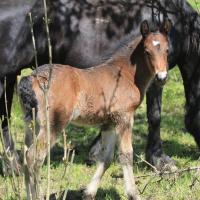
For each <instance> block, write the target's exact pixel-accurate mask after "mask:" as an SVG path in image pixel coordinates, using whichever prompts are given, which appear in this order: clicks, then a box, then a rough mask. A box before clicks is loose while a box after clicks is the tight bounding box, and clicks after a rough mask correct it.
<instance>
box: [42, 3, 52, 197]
mask: <svg viewBox="0 0 200 200" xmlns="http://www.w3.org/2000/svg"><path fill="white" fill-rule="evenodd" d="M43 4H44V20H45V27H46V34H47V40H48V49H49V64H50V69H49V78H48V84H47V87H46V88H45V89H44V96H45V104H46V109H45V110H46V126H47V173H48V174H47V193H46V199H47V200H48V199H49V196H50V160H51V154H50V149H51V144H50V135H51V130H50V119H49V101H48V90H49V87H50V84H51V75H52V48H51V39H50V34H49V22H48V15H47V4H46V0H43Z"/></svg>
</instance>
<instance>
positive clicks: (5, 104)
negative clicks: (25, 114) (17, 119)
mask: <svg viewBox="0 0 200 200" xmlns="http://www.w3.org/2000/svg"><path fill="white" fill-rule="evenodd" d="M0 82H1V90H2V91H3V92H1V93H2V95H1V97H0V117H1V122H2V124H1V126H2V131H3V139H4V144H5V149H6V151H7V154H8V155H9V154H11V156H12V157H13V159H12V160H11V161H10V160H8V159H5V161H6V162H5V163H6V166H5V169H4V173H5V174H10V173H11V170H13V171H14V172H16V173H17V174H18V173H19V172H20V164H19V158H18V155H17V153H16V152H15V146H14V142H13V139H12V136H11V135H10V133H9V127H8V119H9V118H10V114H11V105H12V99H13V93H14V85H15V82H16V75H15V74H14V75H9V76H7V78H6V91H5V88H4V87H5V85H4V83H5V82H4V79H1V81H0ZM5 92H6V100H5ZM6 109H7V111H6ZM7 115H8V116H7ZM5 158H6V156H5Z"/></svg>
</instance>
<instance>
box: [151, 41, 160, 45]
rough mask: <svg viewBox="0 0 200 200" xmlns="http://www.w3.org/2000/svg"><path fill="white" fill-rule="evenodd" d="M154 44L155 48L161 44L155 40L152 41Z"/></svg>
mask: <svg viewBox="0 0 200 200" xmlns="http://www.w3.org/2000/svg"><path fill="white" fill-rule="evenodd" d="M152 43H153V46H157V45H159V44H160V41H157V40H153V41H152Z"/></svg>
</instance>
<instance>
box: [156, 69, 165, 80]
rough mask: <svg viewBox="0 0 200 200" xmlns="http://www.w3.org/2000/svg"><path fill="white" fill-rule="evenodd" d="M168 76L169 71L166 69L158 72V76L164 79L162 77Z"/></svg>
mask: <svg viewBox="0 0 200 200" xmlns="http://www.w3.org/2000/svg"><path fill="white" fill-rule="evenodd" d="M166 77H167V72H165V71H164V72H159V73H158V78H159V79H161V80H162V79H165V78H166Z"/></svg>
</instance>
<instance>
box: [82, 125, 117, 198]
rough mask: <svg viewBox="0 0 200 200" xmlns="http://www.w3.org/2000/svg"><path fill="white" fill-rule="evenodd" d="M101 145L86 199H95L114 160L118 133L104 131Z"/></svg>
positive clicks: (110, 130)
mask: <svg viewBox="0 0 200 200" xmlns="http://www.w3.org/2000/svg"><path fill="white" fill-rule="evenodd" d="M101 143H102V149H101V152H100V155H99V157H98V165H97V170H96V172H95V174H94V176H93V177H92V180H91V182H90V183H89V184H88V186H87V188H86V190H85V196H84V199H93V198H94V197H95V195H96V193H97V189H98V186H99V183H100V180H101V178H102V176H103V174H104V172H105V171H106V169H107V168H108V167H109V166H110V163H111V161H112V159H113V156H114V148H115V144H116V133H115V131H114V129H113V128H106V129H104V130H102V137H101Z"/></svg>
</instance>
